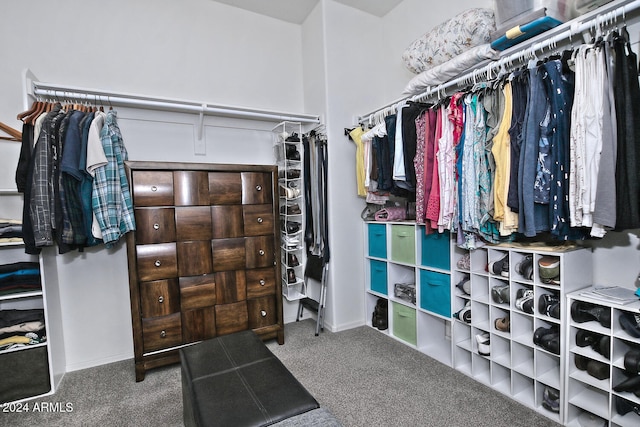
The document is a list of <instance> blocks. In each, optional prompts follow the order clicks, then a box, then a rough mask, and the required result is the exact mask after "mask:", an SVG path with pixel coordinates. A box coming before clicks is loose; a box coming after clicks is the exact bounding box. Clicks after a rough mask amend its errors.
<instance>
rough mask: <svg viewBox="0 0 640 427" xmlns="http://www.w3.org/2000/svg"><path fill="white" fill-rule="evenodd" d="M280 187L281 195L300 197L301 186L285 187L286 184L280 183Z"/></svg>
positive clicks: (293, 197)
mask: <svg viewBox="0 0 640 427" xmlns="http://www.w3.org/2000/svg"><path fill="white" fill-rule="evenodd" d="M279 189H280V197H285V198H287V199H295V198H296V197H300V189H299V188H291V187H285V186H284V185H282V184H280V185H279Z"/></svg>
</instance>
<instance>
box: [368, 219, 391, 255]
mask: <svg viewBox="0 0 640 427" xmlns="http://www.w3.org/2000/svg"><path fill="white" fill-rule="evenodd" d="M368 229H369V256H374V257H376V258H386V257H387V226H386V225H385V224H368Z"/></svg>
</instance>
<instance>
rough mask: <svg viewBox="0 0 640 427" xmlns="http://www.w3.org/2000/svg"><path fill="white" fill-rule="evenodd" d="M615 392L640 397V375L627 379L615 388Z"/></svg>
mask: <svg viewBox="0 0 640 427" xmlns="http://www.w3.org/2000/svg"><path fill="white" fill-rule="evenodd" d="M613 391H617V392H618V393H620V392H623V391H628V392H629V393H633V394H635V395H636V396H638V397H640V375H632V376H631V377H629V378H625V379H624V380H623V381H622V382H620V383H618V384H617V385H614V386H613Z"/></svg>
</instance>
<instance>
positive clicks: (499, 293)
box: [491, 284, 510, 304]
mask: <svg viewBox="0 0 640 427" xmlns="http://www.w3.org/2000/svg"><path fill="white" fill-rule="evenodd" d="M509 289H510V288H509V285H506V284H503V285H496V286H494V287H492V288H491V298H493V301H494V302H495V303H496V304H509Z"/></svg>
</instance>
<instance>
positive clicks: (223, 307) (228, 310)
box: [215, 301, 249, 335]
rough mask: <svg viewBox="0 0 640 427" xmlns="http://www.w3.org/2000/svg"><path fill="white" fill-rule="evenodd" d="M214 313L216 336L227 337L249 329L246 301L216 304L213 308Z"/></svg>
mask: <svg viewBox="0 0 640 427" xmlns="http://www.w3.org/2000/svg"><path fill="white" fill-rule="evenodd" d="M215 312H216V332H217V333H218V335H227V334H232V333H234V332H240V331H246V330H247V329H249V320H248V317H247V302H246V301H238V302H236V303H232V304H218V305H216V306H215Z"/></svg>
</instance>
